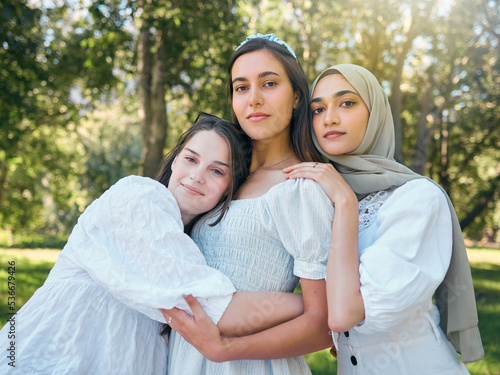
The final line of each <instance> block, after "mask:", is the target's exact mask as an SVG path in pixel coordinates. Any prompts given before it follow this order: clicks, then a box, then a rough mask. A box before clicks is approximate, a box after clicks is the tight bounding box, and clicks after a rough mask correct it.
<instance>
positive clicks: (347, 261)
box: [284, 64, 484, 375]
mask: <svg viewBox="0 0 500 375" xmlns="http://www.w3.org/2000/svg"><path fill="white" fill-rule="evenodd" d="M311 95H312V100H311V109H312V113H313V130H314V137H313V138H314V143H315V145H316V147H317V148H318V150H320V151H321V153H322V154H323V155H324V156H325V157H326V158H327V159H328V160H329V161H330V163H325V164H322V163H301V164H297V165H295V166H292V167H289V168H285V170H284V171H285V172H287V173H288V174H289V176H288V178H311V179H313V180H315V181H317V182H319V183H320V185H321V186H322V187H323V189H324V190H325V192H326V193H327V195H328V196H329V197H330V199H331V201H332V202H333V203H334V205H335V215H334V220H333V224H332V237H331V243H330V254H329V258H328V270H327V295H328V309H329V317H328V319H329V326H330V329H331V330H332V336H333V338H334V344H335V347H336V348H337V351H338V366H339V374H343V375H345V374H363V375H367V374H385V375H387V374H398V375H401V374H440V375H443V374H467V373H468V371H467V369H466V367H465V366H464V364H463V363H462V362H461V361H460V359H459V357H458V356H457V354H456V352H455V349H456V351H458V352H460V353H461V355H462V360H463V361H464V362H473V361H477V360H480V359H481V358H482V357H483V356H484V352H483V348H482V344H481V338H480V335H479V330H478V327H477V324H478V319H477V312H476V304H475V299H474V290H473V286H472V278H471V273H470V267H469V263H468V260H467V254H466V252H465V245H464V241H463V237H462V233H461V230H460V226H459V223H458V220H457V216H456V213H455V210H454V208H453V205H452V203H451V201H450V199H449V198H448V196H447V195H446V193H445V192H444V191H443V189H442V188H440V187H439V185H437V184H436V183H434V182H433V181H432V180H431V179H429V178H426V177H424V176H421V175H418V174H416V173H414V172H412V171H411V170H410V169H408V168H406V167H405V166H403V165H401V164H399V163H397V162H396V161H394V159H393V153H394V130H393V129H394V126H393V120H392V115H391V110H390V106H389V102H388V99H387V96H386V94H385V93H384V91H383V89H382V87H381V86H380V84H379V82H378V81H377V79H376V78H375V77H374V76H373V74H371V73H370V72H369V71H368V70H366V69H364V68H362V67H360V66H356V65H350V64H342V65H336V66H333V67H331V68H329V69H327V70H325V71H324V72H323V73H322V74H321V75H320V76H319V77H318V78H317V79H316V81H315V82H314V84H313V86H312V88H311ZM433 296H434V298H435V299H434V302H433ZM443 332H444V333H443Z"/></svg>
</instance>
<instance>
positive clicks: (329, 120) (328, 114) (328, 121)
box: [324, 105, 340, 126]
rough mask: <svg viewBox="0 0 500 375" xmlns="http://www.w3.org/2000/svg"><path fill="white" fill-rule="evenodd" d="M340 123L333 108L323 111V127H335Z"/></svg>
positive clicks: (329, 107)
mask: <svg viewBox="0 0 500 375" xmlns="http://www.w3.org/2000/svg"><path fill="white" fill-rule="evenodd" d="M339 122H340V118H339V116H338V113H337V111H336V110H335V108H334V107H333V106H331V105H330V106H328V107H327V108H326V111H325V117H324V125H325V126H328V125H337V124H338V123H339Z"/></svg>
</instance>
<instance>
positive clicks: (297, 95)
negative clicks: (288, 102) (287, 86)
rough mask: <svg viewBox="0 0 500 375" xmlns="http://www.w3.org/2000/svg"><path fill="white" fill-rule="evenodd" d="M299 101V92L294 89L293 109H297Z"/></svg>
mask: <svg viewBox="0 0 500 375" xmlns="http://www.w3.org/2000/svg"><path fill="white" fill-rule="evenodd" d="M299 101H300V92H298V91H295V101H294V102H293V109H297V104H299Z"/></svg>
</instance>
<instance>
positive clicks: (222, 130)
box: [155, 116, 251, 234]
mask: <svg viewBox="0 0 500 375" xmlns="http://www.w3.org/2000/svg"><path fill="white" fill-rule="evenodd" d="M209 130H213V131H215V132H216V133H217V134H218V135H220V136H221V137H222V138H224V139H225V140H226V141H227V143H228V145H229V158H230V160H229V179H230V182H229V189H228V191H229V192H228V194H226V195H223V196H222V198H221V200H220V201H219V202H218V203H217V205H216V206H215V207H214V208H213V209H211V210H210V211H208V213H201V214H200V215H198V216H196V217H195V218H194V219H193V220H192V221H191V222H190V223H189V224H188V225H186V227H185V228H184V231H185V232H186V233H188V234H189V233H190V232H191V229H192V228H193V226H194V224H196V222H197V221H198V220H199V219H200V218H201V216H203V215H206V218H210V217H213V216H215V215H217V214H219V216H218V217H217V219H216V220H215V221H214V222H213V223H211V224H210V225H211V226H214V225H216V224H218V223H219V222H220V221H221V220H222V218H223V216H224V213H225V212H226V210H227V207H228V206H229V203H230V202H231V200H232V198H233V196H234V194H235V193H236V190H238V188H239V187H240V185H241V184H242V183H243V182H244V181H245V179H246V178H247V176H248V174H249V167H250V165H249V164H250V152H251V145H250V139H249V138H248V136H247V135H246V134H245V133H244V132H243V131H241V130H238V129H237V127H236V126H235V125H234V124H232V123H230V122H229V121H226V120H223V119H220V118H216V117H215V116H213V117H212V116H211V117H207V118H202V119H201V120H200V121H197V122H196V123H195V124H193V126H192V127H191V128H189V129H188V130H187V131H186V132H184V133H183V134H182V135H181V137H180V138H179V141H178V142H177V145H175V147H174V148H173V149H172V150H171V151H170V152H169V153H168V154H167V155H165V157H164V158H163V161H162V163H161V166H160V170H159V172H158V173H157V175H156V177H155V179H156V180H157V181H158V182H160V183H162V184H163V185H165V186H166V187H168V183H169V181H170V177H171V176H172V164H173V162H174V160H175V158H176V157H177V155H179V154H180V152H181V151H182V150H183V149H184V147H185V146H186V144H187V143H188V142H189V140H190V139H191V138H192V137H193V136H194V135H195V134H197V133H199V132H202V131H209Z"/></svg>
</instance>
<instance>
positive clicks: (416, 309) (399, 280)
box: [334, 179, 468, 375]
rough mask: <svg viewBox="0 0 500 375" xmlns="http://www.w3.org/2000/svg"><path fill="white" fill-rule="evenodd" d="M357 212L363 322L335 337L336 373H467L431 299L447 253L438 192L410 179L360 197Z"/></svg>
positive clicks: (447, 218)
mask: <svg viewBox="0 0 500 375" xmlns="http://www.w3.org/2000/svg"><path fill="white" fill-rule="evenodd" d="M359 213H360V216H359V219H360V220H359V255H360V267H359V272H360V277H361V294H362V296H363V300H364V305H365V320H364V321H363V322H362V323H361V324H359V325H358V326H356V327H354V328H352V329H351V330H350V331H348V332H342V333H340V334H337V335H334V338H335V341H336V344H337V346H338V368H339V374H343V375H346V374H348V375H349V374H360V375H371V374H384V375H392V374H393V375H410V374H411V375H422V374H429V375H431V374H432V375H434V374H439V375H447V374H449V375H452V374H453V375H456V374H468V371H467V369H466V367H465V366H464V364H463V363H462V362H460V360H459V358H458V356H457V354H456V352H455V349H454V348H453V347H452V345H451V344H450V343H449V341H448V340H447V339H446V337H445V335H444V334H443V332H442V330H441V329H440V327H439V313H438V310H437V307H436V306H435V305H434V304H433V301H432V296H433V294H434V292H435V290H436V289H437V287H438V286H439V284H440V283H441V282H442V280H443V279H444V276H445V274H446V271H447V269H448V265H449V263H450V259H451V252H452V224H451V215H450V211H449V208H448V204H447V200H446V197H445V196H444V194H443V193H442V192H441V191H440V190H439V188H438V187H436V186H435V185H434V184H433V183H432V182H430V181H428V180H426V179H417V180H412V181H410V182H407V183H406V184H404V185H402V186H401V187H398V188H395V187H393V188H391V189H388V190H384V191H380V192H378V193H375V194H371V195H369V196H367V197H366V198H364V199H363V200H361V201H360V205H359Z"/></svg>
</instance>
